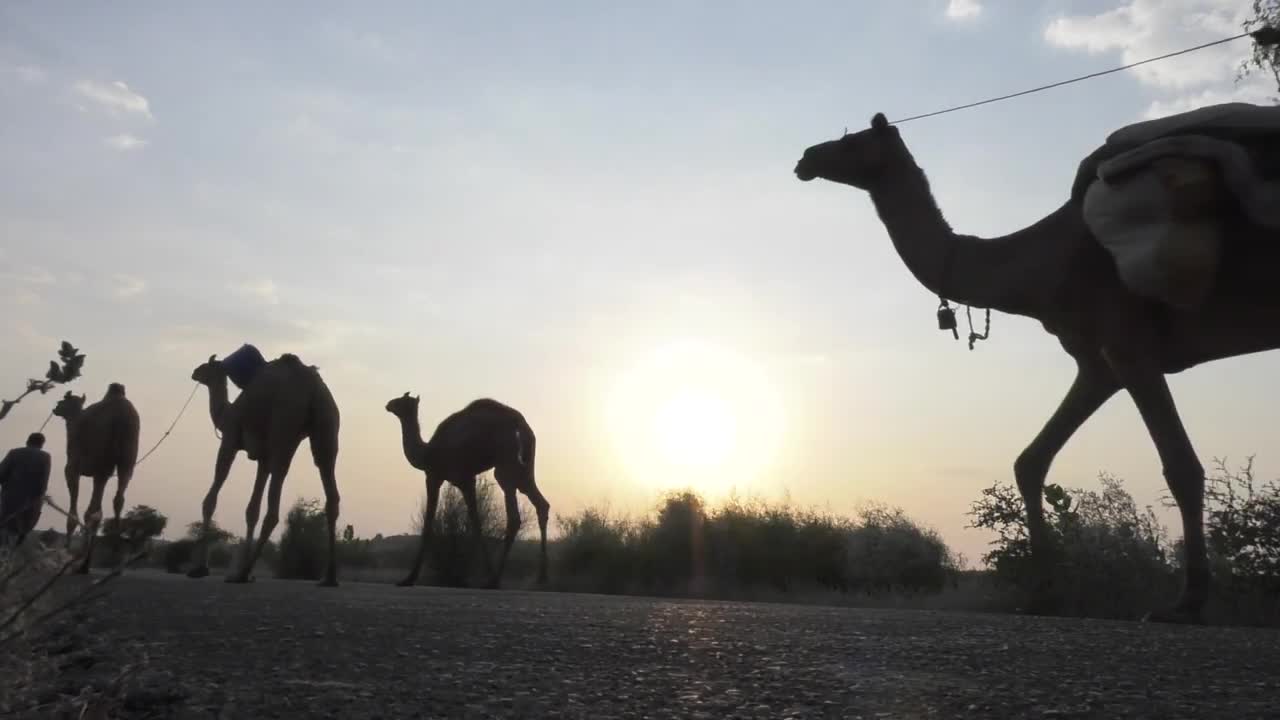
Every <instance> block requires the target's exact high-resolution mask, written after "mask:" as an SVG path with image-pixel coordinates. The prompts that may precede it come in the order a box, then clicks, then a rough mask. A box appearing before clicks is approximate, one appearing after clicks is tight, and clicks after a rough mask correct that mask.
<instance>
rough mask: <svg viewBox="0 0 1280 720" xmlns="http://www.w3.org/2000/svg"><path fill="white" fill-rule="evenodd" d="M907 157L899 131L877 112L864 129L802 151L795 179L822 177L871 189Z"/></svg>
mask: <svg viewBox="0 0 1280 720" xmlns="http://www.w3.org/2000/svg"><path fill="white" fill-rule="evenodd" d="M909 157H910V156H909V154H908V153H907V148H906V146H905V145H903V143H902V138H901V137H900V136H899V135H898V129H897V128H896V127H894V126H892V125H890V124H889V121H888V120H887V119H885V116H884V113H876V114H875V117H873V118H871V127H869V128H867V129H866V130H863V131H861V132H856V133H853V134H851V135H850V134H846V135H845V136H844V137H842V138H840V139H839V140H829V141H827V142H824V143H818V144H817V145H814V146H813V147H810V148H809V149H807V150H805V151H804V155H803V156H802V157H801V158H800V162H798V163H796V177H798V178H800V179H801V180H803V181H804V182H808V181H810V180H812V179H814V178H822V179H823V180H830V181H832V182H838V183H843V184H845V185H852V186H853V187H856V188H860V189H862V190H870V189H871V188H872V186H873V185H875V184H876V181H877V180H879V179H880V178H881V177H883V176H884V175H885V171H886V170H888V169H889V168H891V167H892V166H893V165H894V164H895V163H897V162H899V161H901V160H903V159H906V158H909Z"/></svg>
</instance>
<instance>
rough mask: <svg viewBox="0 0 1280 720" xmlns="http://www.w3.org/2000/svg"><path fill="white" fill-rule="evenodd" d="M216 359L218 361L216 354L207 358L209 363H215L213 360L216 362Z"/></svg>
mask: <svg viewBox="0 0 1280 720" xmlns="http://www.w3.org/2000/svg"><path fill="white" fill-rule="evenodd" d="M217 359H218V353H214V354H212V355H210V356H209V362H213V361H215V360H217Z"/></svg>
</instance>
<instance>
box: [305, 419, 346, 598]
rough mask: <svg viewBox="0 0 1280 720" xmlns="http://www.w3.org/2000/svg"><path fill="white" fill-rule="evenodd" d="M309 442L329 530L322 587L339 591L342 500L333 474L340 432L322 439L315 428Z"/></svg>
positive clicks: (325, 434) (335, 476)
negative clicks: (339, 519) (327, 552)
mask: <svg viewBox="0 0 1280 720" xmlns="http://www.w3.org/2000/svg"><path fill="white" fill-rule="evenodd" d="M310 440H311V458H312V459H313V460H314V461H315V464H316V469H317V470H319V471H320V483H321V485H323V486H324V517H325V523H326V525H327V526H328V530H329V559H328V562H327V564H326V566H325V571H324V579H322V580H321V581H320V585H321V586H322V587H336V586H337V585H338V548H337V545H338V506H339V503H340V502H341V497H340V496H339V495H338V477H337V475H336V474H335V473H334V467H335V466H336V465H337V463H338V447H337V440H338V433H337V428H336V427H334V428H332V429H331V430H330V431H328V432H324V434H323V436H321V434H320V432H319V431H318V430H316V429H314V428H313V429H312V434H311V437H310Z"/></svg>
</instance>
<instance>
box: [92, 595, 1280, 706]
mask: <svg viewBox="0 0 1280 720" xmlns="http://www.w3.org/2000/svg"><path fill="white" fill-rule="evenodd" d="M113 585H114V587H113V590H112V593H111V595H110V597H109V598H107V599H106V600H105V601H104V602H103V604H101V605H100V606H98V609H96V610H95V611H94V612H95V614H98V615H104V616H106V617H104V618H103V624H104V625H106V626H108V627H109V628H110V629H109V630H108V631H107V632H108V634H109V636H110V640H111V642H110V646H111V647H112V648H113V654H116V655H119V656H120V658H121V661H123V660H129V661H132V660H136V659H137V658H139V657H142V656H144V654H145V657H146V658H147V670H146V671H145V672H144V673H143V675H140V676H139V678H140V679H141V681H142V683H143V686H145V688H146V689H144V690H142V691H140V692H142V693H143V695H145V696H147V697H154V698H155V699H154V700H153V701H152V702H151V703H150V704H149V705H148V704H147V703H140V702H131V703H130V707H132V708H133V710H132V711H131V716H136V717H183V718H185V717H207V718H273V717H278V718H293V717H316V718H353V719H365V718H411V717H421V718H446V717H447V718H484V717H523V718H540V717H567V718H588V717H589V718H602V719H603V718H677V717H679V718H730V717H737V718H771V719H772V718H793V717H794V718H807V717H839V718H876V719H882V718H934V717H937V718H958V717H973V718H1128V717H1134V718H1137V717H1147V718H1232V719H1243V718H1261V717H1277V716H1280V673H1278V671H1280V632H1277V631H1273V630H1256V629H1244V628H1216V627H1177V626H1164V625H1152V624H1142V623H1126V622H1107V621H1091V620H1076V619H1057V618H1036V617H1021V616H1011V615H988V614H967V613H943V612H924V611H914V610H913V611H895V610H866V609H850V608H835V607H816V606H802V605H781V604H763V603H737V602H712V601H686V600H665V599H654V598H640V597H614V596H595V595H575V594H562V593H539V592H520V591H506V590H503V591H483V590H474V591H472V590H444V589H438V588H429V587H415V588H397V587H394V586H390V585H378V584H362V583H345V584H344V585H342V586H341V587H339V588H318V587H316V586H315V585H313V584H312V583H307V582H288V581H277V580H267V579H259V580H258V581H257V582H255V583H253V584H250V585H228V584H225V583H223V582H222V581H221V578H217V577H209V578H205V579H203V580H190V579H188V578H186V577H184V576H170V575H165V574H162V573H158V572H134V573H131V574H128V575H126V576H124V577H122V578H119V579H118V580H117V581H116V582H115V583H114V584H113Z"/></svg>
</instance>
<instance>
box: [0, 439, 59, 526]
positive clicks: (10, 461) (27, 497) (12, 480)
mask: <svg viewBox="0 0 1280 720" xmlns="http://www.w3.org/2000/svg"><path fill="white" fill-rule="evenodd" d="M43 448H44V435H43V434H41V433H38V432H37V433H31V436H30V437H28V438H27V446H26V447H20V448H14V449H12V450H10V451H9V454H8V455H5V456H4V460H0V544H5V545H7V544H9V543H13V544H15V545H21V544H22V541H23V540H24V539H25V538H26V537H27V533H29V532H31V531H32V530H33V529H35V526H36V523H37V522H39V521H40V510H41V509H42V508H43V507H44V494H45V493H46V492H48V490H49V469H50V467H51V466H52V462H51V461H50V459H49V453H47V452H45V451H44V449H43Z"/></svg>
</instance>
